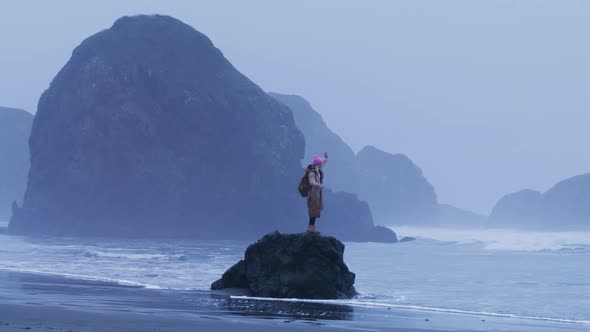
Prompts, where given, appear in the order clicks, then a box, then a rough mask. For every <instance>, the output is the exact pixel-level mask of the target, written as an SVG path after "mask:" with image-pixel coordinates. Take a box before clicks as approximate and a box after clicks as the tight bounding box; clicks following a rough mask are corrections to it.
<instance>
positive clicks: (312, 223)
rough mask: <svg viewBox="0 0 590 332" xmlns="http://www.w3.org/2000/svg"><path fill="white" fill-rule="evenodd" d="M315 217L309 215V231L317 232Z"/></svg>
mask: <svg viewBox="0 0 590 332" xmlns="http://www.w3.org/2000/svg"><path fill="white" fill-rule="evenodd" d="M315 220H316V218H315V217H309V226H307V231H308V232H310V233H317V229H316V228H315Z"/></svg>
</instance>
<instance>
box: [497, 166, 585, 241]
mask: <svg viewBox="0 0 590 332" xmlns="http://www.w3.org/2000/svg"><path fill="white" fill-rule="evenodd" d="M588 202H590V173H589V174H582V175H578V176H574V177H572V178H569V179H566V180H563V181H561V182H559V183H557V184H556V185H555V186H553V187H552V188H551V189H549V190H548V191H546V192H545V193H542V194H541V193H539V192H536V191H532V190H523V191H520V192H518V193H514V194H509V195H506V196H504V197H503V198H502V199H500V200H499V201H498V203H497V204H496V206H495V207H494V209H493V210H492V213H491V214H490V220H491V222H490V226H502V227H504V226H505V227H515V228H548V229H590V204H588Z"/></svg>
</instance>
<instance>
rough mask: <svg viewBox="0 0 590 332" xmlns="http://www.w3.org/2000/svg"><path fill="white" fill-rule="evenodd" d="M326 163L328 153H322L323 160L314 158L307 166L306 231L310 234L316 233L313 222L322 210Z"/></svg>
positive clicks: (317, 157) (318, 157)
mask: <svg viewBox="0 0 590 332" xmlns="http://www.w3.org/2000/svg"><path fill="white" fill-rule="evenodd" d="M327 162H328V153H327V152H326V153H324V159H322V158H320V156H315V157H314V158H313V161H312V162H311V165H308V166H307V168H306V170H305V174H306V176H307V180H308V182H309V192H308V194H307V211H308V213H309V226H308V227H307V231H308V232H310V233H318V230H317V229H316V227H315V221H316V219H317V218H319V217H320V215H321V212H322V210H323V209H324V200H323V194H322V189H323V187H324V171H323V167H324V165H326V163H327Z"/></svg>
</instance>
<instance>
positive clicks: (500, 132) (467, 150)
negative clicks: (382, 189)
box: [0, 0, 590, 213]
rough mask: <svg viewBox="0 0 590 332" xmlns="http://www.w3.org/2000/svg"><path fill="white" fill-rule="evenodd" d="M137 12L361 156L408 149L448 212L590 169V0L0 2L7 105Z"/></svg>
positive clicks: (0, 83) (20, 103)
mask: <svg viewBox="0 0 590 332" xmlns="http://www.w3.org/2000/svg"><path fill="white" fill-rule="evenodd" d="M140 13H142V14H154V13H159V14H168V15H172V16H175V17H177V18H179V19H181V20H183V21H184V22H185V23H188V24H190V25H192V26H193V27H195V28H196V29H197V30H199V31H201V32H203V33H205V34H206V35H208V36H209V37H210V38H211V39H212V41H213V42H214V43H215V45H216V46H217V47H218V48H220V49H221V50H222V51H223V53H224V54H225V56H226V57H227V58H228V59H229V60H230V61H231V62H232V63H233V64H234V65H235V66H236V67H237V68H238V70H240V71H242V72H243V73H244V74H246V75H247V76H248V77H250V78H251V79H252V80H253V81H254V82H256V83H258V84H259V85H260V86H261V87H262V88H263V89H265V90H267V91H274V92H281V93H292V94H299V95H302V96H304V97H305V98H306V99H308V100H309V101H310V102H311V103H312V104H313V106H314V107H315V109H316V110H318V111H320V113H322V115H323V116H324V118H325V120H326V121H327V123H328V125H329V126H330V127H331V128H332V129H333V130H335V131H336V132H337V133H339V134H340V135H341V136H342V137H343V138H344V139H345V140H346V141H347V142H348V143H349V144H351V146H352V147H353V148H354V149H355V150H359V149H360V148H362V147H363V146H364V145H367V144H371V145H375V146H377V147H379V148H382V149H384V150H386V151H389V152H392V153H398V152H400V153H405V154H407V155H408V156H409V157H410V158H412V159H413V160H414V161H415V162H416V163H417V164H418V165H419V166H420V167H421V168H422V169H423V171H424V173H425V175H426V177H427V178H428V179H429V180H430V181H431V182H432V183H433V185H434V186H435V188H436V190H437V193H438V196H439V201H440V202H443V203H449V204H453V205H456V206H459V207H462V208H467V209H472V210H475V211H477V212H482V213H488V212H489V210H490V209H491V207H492V206H493V204H494V203H495V202H496V201H497V200H498V199H499V198H500V196H502V195H504V194H506V193H508V192H511V191H515V190H519V189H524V188H531V189H537V190H543V191H544V190H546V189H548V188H549V187H550V186H551V185H552V184H554V183H555V182H557V181H559V180H562V179H565V178H567V177H570V176H574V175H577V174H581V173H586V172H590V151H589V150H588V148H587V144H588V142H589V141H590V140H589V139H590V133H589V131H588V130H587V128H588V126H589V125H590V107H589V106H590V64H589V60H590V43H588V33H589V32H590V2H585V1H538V0H530V1H485V2H484V1H435V0H433V1H415V0H407V1H360V0H359V1H346V2H345V1H316V0H308V1H291V2H287V1H273V0H269V1H252V0H250V1H219V0H215V1H207V2H205V1H170V0H167V1H125V2H123V1H115V0H109V1H105V0H103V1H100V2H86V1H73V0H72V1H37V2H25V1H16V0H15V1H10V0H9V1H3V2H2V3H1V4H0V45H1V51H0V105H2V106H10V107H19V108H25V109H27V110H29V111H31V112H34V111H35V108H36V104H37V101H38V98H39V96H40V94H41V93H42V92H43V91H44V90H45V89H46V88H47V87H48V85H49V82H50V81H51V79H52V78H53V77H54V76H55V74H56V73H57V71H58V70H59V69H60V68H61V67H62V66H63V65H64V64H65V62H66V61H67V60H68V58H69V57H70V55H71V52H72V50H73V48H74V47H76V46H77V45H78V44H80V42H81V41H82V40H83V39H84V38H86V37H88V36H89V35H91V34H94V33H96V32H97V31H99V30H101V29H105V28H108V27H110V26H111V25H112V23H113V22H114V21H115V20H116V19H117V18H118V17H120V16H123V15H133V14H140ZM319 152H321V151H318V153H319ZM331 167H336V166H331Z"/></svg>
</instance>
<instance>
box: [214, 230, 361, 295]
mask: <svg viewBox="0 0 590 332" xmlns="http://www.w3.org/2000/svg"><path fill="white" fill-rule="evenodd" d="M354 279H355V274H354V273H352V272H350V271H349V270H348V267H347V266H346V264H345V263H344V244H342V242H340V241H338V240H337V239H336V238H334V237H327V236H321V235H317V234H309V233H302V234H281V233H279V232H274V233H270V234H267V235H265V236H264V237H263V238H262V239H260V240H258V241H257V242H256V243H254V244H252V245H250V246H249V247H248V249H247V250H246V253H245V255H244V259H243V260H241V261H239V262H238V263H237V264H235V265H234V266H232V267H231V268H230V269H229V270H227V271H226V272H225V273H224V274H223V276H222V277H221V279H219V280H217V281H215V282H214V283H213V284H212V285H211V289H224V288H248V289H249V290H250V293H251V294H252V295H253V296H260V297H276V298H301V299H343V298H351V297H353V296H355V295H356V294H357V293H356V290H355V289H354Z"/></svg>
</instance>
